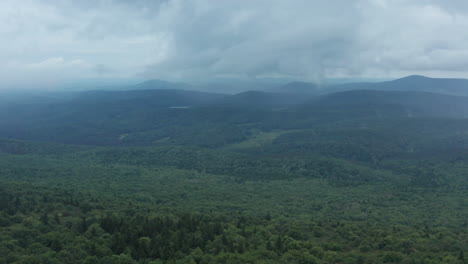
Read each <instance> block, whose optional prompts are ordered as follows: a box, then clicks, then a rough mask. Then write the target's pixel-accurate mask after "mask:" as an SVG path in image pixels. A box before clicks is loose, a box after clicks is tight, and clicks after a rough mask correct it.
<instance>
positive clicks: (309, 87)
mask: <svg viewBox="0 0 468 264" xmlns="http://www.w3.org/2000/svg"><path fill="white" fill-rule="evenodd" d="M268 92H277V93H295V94H319V93H321V92H322V91H321V89H320V88H319V86H318V85H316V84H315V83H310V82H290V83H287V84H285V85H282V86H278V87H275V88H272V89H269V90H268Z"/></svg>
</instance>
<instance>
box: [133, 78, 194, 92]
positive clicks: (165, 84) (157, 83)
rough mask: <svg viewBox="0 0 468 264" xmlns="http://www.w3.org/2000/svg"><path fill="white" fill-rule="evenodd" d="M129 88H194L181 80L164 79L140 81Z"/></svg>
mask: <svg viewBox="0 0 468 264" xmlns="http://www.w3.org/2000/svg"><path fill="white" fill-rule="evenodd" d="M129 88H131V90H153V89H158V90H171V89H176V90H193V89H194V88H193V87H192V86H191V85H190V84H187V83H182V82H169V81H164V80H157V79H154V80H147V81H144V82H142V83H139V84H137V85H134V86H132V87H129Z"/></svg>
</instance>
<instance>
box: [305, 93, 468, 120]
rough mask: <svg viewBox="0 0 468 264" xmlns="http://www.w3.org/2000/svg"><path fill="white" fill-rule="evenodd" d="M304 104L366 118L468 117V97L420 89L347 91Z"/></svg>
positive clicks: (308, 106) (313, 107) (306, 106)
mask: <svg viewBox="0 0 468 264" xmlns="http://www.w3.org/2000/svg"><path fill="white" fill-rule="evenodd" d="M301 107H303V108H308V109H321V110H324V109H327V110H329V111H331V112H335V113H339V112H342V113H346V114H350V115H352V114H353V113H354V114H356V115H361V116H363V117H365V116H368V114H370V115H376V116H387V117H388V116H407V117H424V116H430V117H450V118H466V117H468V97H463V96H452V95H445V94H437V93H429V92H417V91H375V90H355V91H345V92H338V93H333V94H328V95H323V96H320V97H317V98H315V99H313V100H310V101H308V102H307V103H305V104H303V105H302V106H301ZM366 113H367V114H366Z"/></svg>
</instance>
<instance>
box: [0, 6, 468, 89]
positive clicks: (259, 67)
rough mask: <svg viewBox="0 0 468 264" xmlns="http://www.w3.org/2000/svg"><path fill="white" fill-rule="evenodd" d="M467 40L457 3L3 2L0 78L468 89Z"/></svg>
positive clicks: (464, 12)
mask: <svg viewBox="0 0 468 264" xmlns="http://www.w3.org/2000/svg"><path fill="white" fill-rule="evenodd" d="M467 30H468V4H467V2H466V1H465V0H452V1H446V0H328V1H318V0H268V1H267V0H255V1H251V0H236V1H234V0H226V1H213V0H190V1H189V0H160V1H155V0H136V1H124V0H101V1H99V0H96V1H90V0H83V1H72V0H53V1H52V0H25V1H15V0H4V1H2V2H0V36H1V38H2V40H3V41H2V43H0V77H1V78H2V80H3V84H4V85H5V84H11V83H19V82H23V81H24V79H25V77H24V76H28V78H27V79H28V81H29V82H31V81H32V80H34V81H37V82H41V81H44V82H50V80H55V79H80V78H96V77H99V76H101V75H103V74H105V75H106V76H107V77H119V78H131V77H134V76H140V77H141V76H143V77H144V78H162V79H178V80H180V79H183V80H206V79H212V78H220V77H230V78H232V77H233V78H259V77H290V78H296V79H305V80H307V79H310V80H317V79H322V78H335V77H360V78H366V77H372V78H373V77H379V78H381V77H399V76H403V75H406V74H427V75H432V76H448V77H454V76H455V77H468V74H467V73H466V70H467V69H468V63H467V61H468V46H466V45H465V43H467V42H468V35H467V34H466V32H467ZM104 65H106V66H104ZM109 69H112V70H109Z"/></svg>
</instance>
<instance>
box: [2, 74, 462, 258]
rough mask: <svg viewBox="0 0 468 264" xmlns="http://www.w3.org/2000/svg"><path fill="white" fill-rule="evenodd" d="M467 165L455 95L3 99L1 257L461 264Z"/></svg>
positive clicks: (133, 94) (109, 94)
mask: <svg viewBox="0 0 468 264" xmlns="http://www.w3.org/2000/svg"><path fill="white" fill-rule="evenodd" d="M155 84H159V83H158V82H153V85H155ZM148 85H149V84H148ZM307 89H308V88H307ZM405 89H406V88H405ZM467 164H468V98H467V97H463V96H455V95H447V94H440V93H434V92H424V91H414V90H411V91H405V90H403V91H382V90H378V89H377V90H353V91H340V92H330V93H327V94H321V93H302V92H300V93H295V92H258V91H250V92H243V93H239V94H234V95H229V94H218V93H207V92H196V91H187V90H174V89H155V87H152V88H151V89H147V90H130V91H87V92H74V93H70V94H47V93H44V94H34V95H30V96H17V95H15V96H14V97H2V100H0V264H3V263H14V264H20V263H40V264H41V263H71V264H74V263H77V264H78V263H86V264H91V263H98V264H110V263H121V264H156V263H157V264H161V263H167V264H172V263H187V264H194V263H196V264H212V263H239V264H240V263H251V264H255V263H274V264H275V263H277V264H283V263H296V264H305V263H308V264H309V263H312V264H336V263H340V264H355V263H356V264H357V263H360V264H374V263H405V264H406V263H409V264H416V263H418V264H419V263H427V264H436V263H447V264H463V263H466V257H465V255H466V254H467V253H466V252H467V250H468V248H467V245H468V241H467V237H468V233H467V231H468V229H467V223H468V204H467V201H466V197H468V177H467V175H468V166H467Z"/></svg>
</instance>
